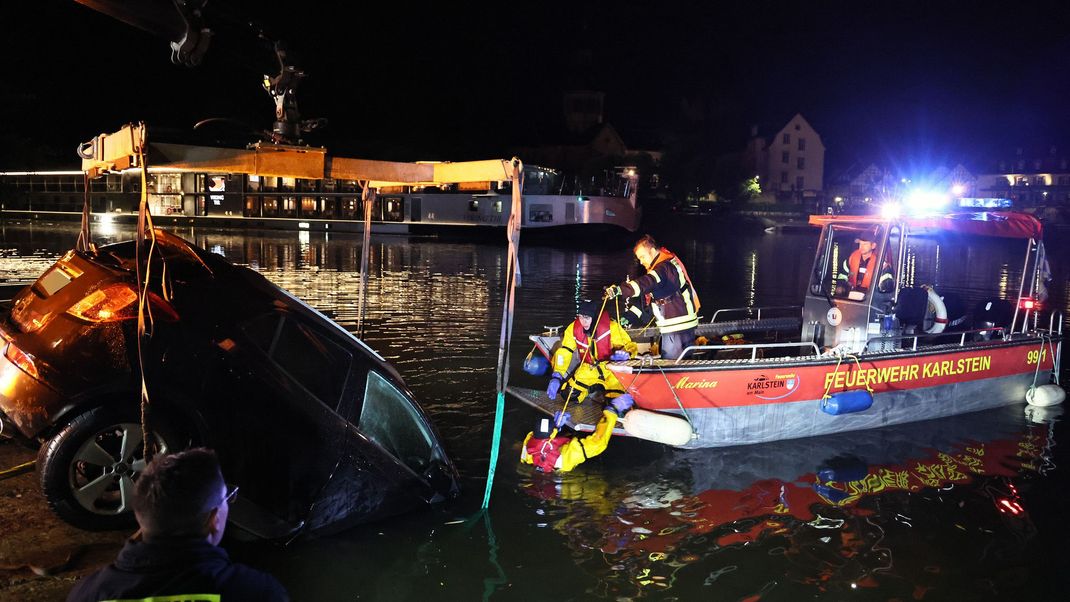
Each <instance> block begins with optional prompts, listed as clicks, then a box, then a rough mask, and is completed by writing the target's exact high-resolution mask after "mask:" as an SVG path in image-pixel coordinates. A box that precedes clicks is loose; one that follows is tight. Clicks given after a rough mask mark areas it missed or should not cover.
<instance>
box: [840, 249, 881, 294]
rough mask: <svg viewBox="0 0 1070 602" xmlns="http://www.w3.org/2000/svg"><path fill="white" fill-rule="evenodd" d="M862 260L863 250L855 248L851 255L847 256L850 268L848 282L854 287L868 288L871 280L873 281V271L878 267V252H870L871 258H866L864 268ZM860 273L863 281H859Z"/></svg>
mask: <svg viewBox="0 0 1070 602" xmlns="http://www.w3.org/2000/svg"><path fill="white" fill-rule="evenodd" d="M861 262H862V251H858V250H855V251H854V252H852V253H851V255H850V257H848V258H847V267H848V268H849V269H848V275H847V284H848V285H850V286H851V287H852V288H854V287H859V288H865V289H868V288H869V284H870V282H872V281H873V272H874V270H876V269H877V254H876V253H870V254H869V259H867V260H866V265H865V268H864V269H863V268H862V267H861V265H860V264H861ZM859 275H861V276H862V282H858V277H859Z"/></svg>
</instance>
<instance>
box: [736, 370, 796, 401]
mask: <svg viewBox="0 0 1070 602" xmlns="http://www.w3.org/2000/svg"><path fill="white" fill-rule="evenodd" d="M798 390H799V376H798V375H797V374H795V373H794V372H792V373H790V374H774V375H772V376H769V375H768V374H762V375H761V376H758V377H757V378H755V379H754V380H752V381H750V382H749V383H747V395H753V396H755V397H757V398H758V399H766V400H770V401H772V400H776V399H783V398H785V397H787V396H788V395H791V394H792V393H794V392H795V391H798Z"/></svg>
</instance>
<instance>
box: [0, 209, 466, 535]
mask: <svg viewBox="0 0 1070 602" xmlns="http://www.w3.org/2000/svg"><path fill="white" fill-rule="evenodd" d="M148 249H149V245H148V244H147V243H146V244H144V245H142V248H141V253H142V254H147V253H148ZM143 265H144V267H145V269H143V270H142V273H140V274H139V270H138V269H137V266H138V260H137V244H136V243H135V242H133V241H127V242H121V243H115V244H110V245H106V246H102V247H100V248H99V249H92V250H89V251H76V250H72V251H69V252H67V253H66V254H65V255H64V256H63V257H62V258H61V259H60V260H59V261H57V262H56V263H55V264H54V265H53V266H52V267H50V268H49V269H48V270H47V271H46V272H45V273H44V274H42V275H41V277H40V278H39V279H38V280H37V281H36V282H35V283H34V284H33V285H31V286H29V287H27V288H25V289H24V290H23V291H22V292H20V293H19V294H18V295H17V296H16V297H15V298H14V300H13V303H12V306H11V309H10V311H9V312H6V313H5V314H4V315H3V316H2V317H0V337H2V339H3V340H2V341H0V345H2V349H3V354H2V357H0V419H2V421H3V431H2V432H3V434H4V436H12V435H13V436H16V437H18V438H20V439H22V440H24V441H26V442H29V443H31V444H34V445H39V452H38V458H37V470H38V473H39V475H40V481H41V487H42V489H43V491H44V495H45V498H46V499H47V501H48V504H49V506H50V507H51V508H52V509H53V510H54V511H55V513H56V514H58V515H59V516H60V517H61V518H63V519H64V520H65V521H67V522H69V523H71V524H73V525H75V526H78V527H81V528H85V529H110V528H119V527H123V526H128V525H130V524H132V519H133V517H132V514H131V512H130V508H131V507H130V499H131V498H130V495H131V493H132V491H133V485H134V482H135V480H136V479H137V477H138V474H139V472H140V471H141V470H142V469H143V468H144V466H145V455H146V444H145V437H143V430H142V424H143V421H142V413H141V410H142V403H141V386H142V370H144V377H145V378H144V382H145V383H146V385H147V392H148V401H147V402H146V403H145V404H144V407H145V410H146V411H145V421H144V424H147V428H148V430H149V431H150V433H151V435H150V437H149V438H148V447H149V450H150V451H149V453H150V454H151V453H153V452H154V451H155V453H162V452H166V451H169V450H171V451H173V450H176V449H181V448H185V447H189V446H198V445H203V446H206V447H210V448H213V449H215V450H216V452H217V453H218V454H219V458H220V461H221V463H222V465H223V472H224V475H225V476H226V478H227V479H228V480H229V481H232V482H233V483H234V484H235V485H239V486H240V487H241V493H240V495H239V497H238V499H237V500H236V502H235V503H234V504H233V505H232V507H231V512H230V520H231V523H232V525H235V526H237V527H239V528H240V529H242V530H244V531H246V532H247V533H249V534H252V535H253V536H256V537H263V538H269V539H274V538H281V537H292V536H294V535H295V534H298V533H300V532H302V531H306V530H321V531H322V530H327V529H329V530H336V529H340V528H343V527H346V526H349V525H352V524H356V523H359V522H366V521H370V520H374V519H378V518H382V517H385V516H388V515H391V514H397V513H400V512H404V511H407V510H410V509H414V508H415V507H418V506H420V505H423V504H427V503H432V502H436V501H439V500H442V499H445V498H448V497H452V496H455V495H456V494H457V493H458V484H457V482H458V478H457V471H456V469H455V467H454V465H453V463H452V462H451V461H450V459H449V458H448V456H447V455H446V453H445V451H444V450H443V447H442V444H441V442H440V440H439V437H438V435H437V433H436V431H435V429H434V427H433V426H432V424H431V422H430V421H429V419H428V417H427V415H426V414H425V412H424V411H423V410H422V409H421V408H420V406H419V404H418V403H417V402H416V401H415V400H414V399H413V395H412V393H411V392H410V391H409V390H408V388H407V387H406V386H405V383H404V381H403V380H402V378H401V376H400V375H399V374H398V373H397V371H396V370H394V369H393V367H391V366H390V365H389V364H388V363H387V362H386V361H384V360H383V358H382V357H380V356H379V355H378V354H376V353H375V352H374V351H373V350H371V349H370V348H369V347H367V346H366V345H365V344H364V343H363V342H361V341H360V340H359V339H357V338H356V337H354V336H353V335H352V334H350V333H349V332H347V331H345V330H344V329H342V328H341V327H340V326H338V325H337V324H335V323H334V322H332V321H331V320H330V319H328V318H327V317H325V316H324V315H322V314H320V313H319V312H317V311H315V310H314V309H312V308H310V307H309V306H307V305H306V304H304V303H303V302H301V301H300V300H298V299H296V298H295V297H293V296H292V295H290V294H288V293H287V292H286V291H284V290H282V289H280V288H278V287H277V286H275V285H273V284H271V283H270V282H268V281H267V280H266V279H265V278H264V277H263V276H261V275H260V274H258V273H256V272H255V271H253V270H250V269H248V268H244V267H239V266H235V265H233V264H231V263H229V262H228V261H227V260H226V259H224V258H223V257H221V256H219V255H216V254H214V253H210V252H207V251H205V250H203V249H200V248H198V247H196V246H195V245H193V244H190V243H188V242H186V241H185V240H182V239H181V238H178V237H176V236H174V235H172V234H169V233H167V232H165V231H163V230H156V231H155V246H154V248H153V251H152V254H151V260H149V261H147V262H144V263H143ZM139 282H147V283H148V285H147V289H146V290H147V292H146V294H144V295H143V298H144V305H145V311H144V315H145V329H146V331H147V333H148V334H150V335H151V336H145V337H142V338H141V348H142V351H141V353H140V354H139V352H138V344H139V335H138V313H139V312H138V298H139V297H138V285H139Z"/></svg>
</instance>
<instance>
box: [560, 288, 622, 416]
mask: <svg viewBox="0 0 1070 602" xmlns="http://www.w3.org/2000/svg"><path fill="white" fill-rule="evenodd" d="M599 313H601V315H599ZM638 349H639V348H638V346H637V345H636V344H635V343H633V342H632V338H631V337H629V336H628V333H627V332H626V331H625V330H624V329H623V328H621V326H620V324H618V323H617V322H616V320H613V319H611V318H610V317H609V314H608V313H606V312H604V311H603V312H599V311H598V305H597V304H596V303H595V302H594V301H584V302H583V303H581V304H580V309H579V311H578V312H576V319H575V320H573V321H572V323H571V324H569V325H568V327H567V328H566V329H565V332H564V335H563V336H562V337H561V347H560V348H559V349H558V350H557V352H556V353H554V358H553V370H554V372H553V376H551V377H550V384H549V385H548V386H547V387H546V395H547V397H549V398H550V399H554V398H556V397H557V394H558V392H559V391H560V390H561V385H562V384H563V383H564V382H565V380H566V379H567V380H568V388H566V392H565V393H564V394H563V396H564V397H565V398H567V399H570V400H571V401H575V402H582V401H583V400H585V399H586V398H587V396H588V395H589V394H592V393H596V392H601V393H602V394H604V395H605V397H606V398H608V399H612V398H614V397H616V396H618V395H621V394H623V393H624V387H623V386H621V384H620V381H618V380H617V377H616V375H614V374H613V371H612V370H610V369H609V368H608V367H607V366H606V362H611V361H612V362H620V361H624V360H627V359H630V358H632V357H634V356H635V354H636V352H637V351H638ZM569 375H571V377H570V376H569ZM569 388H571V391H569V390H568V389H569Z"/></svg>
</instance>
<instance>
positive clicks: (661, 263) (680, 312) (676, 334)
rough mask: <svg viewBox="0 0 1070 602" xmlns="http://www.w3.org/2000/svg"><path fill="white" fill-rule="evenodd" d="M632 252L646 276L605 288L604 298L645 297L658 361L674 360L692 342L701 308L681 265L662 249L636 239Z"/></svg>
mask: <svg viewBox="0 0 1070 602" xmlns="http://www.w3.org/2000/svg"><path fill="white" fill-rule="evenodd" d="M633 251H634V253H635V258H636V259H637V260H639V263H640V265H642V266H643V268H644V269H645V270H646V273H645V274H643V275H642V276H640V277H638V278H636V279H634V280H628V281H625V282H622V283H621V284H614V285H612V286H609V287H607V288H606V296H607V297H609V298H611V299H612V298H614V297H617V296H624V297H644V296H645V297H648V298H649V301H650V302H651V307H652V309H653V310H654V321H655V322H656V323H657V325H658V330H659V331H660V332H661V357H662V359H669V360H674V359H676V358H678V357H680V354H681V353H682V352H683V350H684V349H685V348H687V347H688V346H690V345H693V344H694V342H695V332H696V329H697V328H698V311H699V309H700V308H701V304H700V303H699V299H698V293H697V292H695V287H694V286H692V284H691V278H690V277H689V276H688V275H687V268H685V267H684V262H682V261H680V258H679V257H677V256H676V255H674V254H673V253H672V252H671V251H669V250H668V249H666V248H665V247H659V246H658V244H657V243H656V242H655V241H654V239H653V238H652V237H651V236H649V235H646V236H643V237H642V238H640V239H639V242H637V243H635V247H634V248H633Z"/></svg>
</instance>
